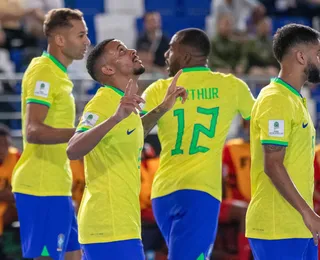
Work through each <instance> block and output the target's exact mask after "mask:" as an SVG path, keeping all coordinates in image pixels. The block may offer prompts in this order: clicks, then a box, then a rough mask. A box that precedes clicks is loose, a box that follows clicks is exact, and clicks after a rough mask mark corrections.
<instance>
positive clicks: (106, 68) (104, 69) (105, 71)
mask: <svg viewBox="0 0 320 260" xmlns="http://www.w3.org/2000/svg"><path fill="white" fill-rule="evenodd" d="M101 71H102V73H103V74H104V75H107V76H112V75H113V74H114V73H115V69H114V68H113V67H112V66H110V65H104V66H102V67H101Z"/></svg>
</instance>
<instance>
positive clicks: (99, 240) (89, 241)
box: [79, 234, 141, 244]
mask: <svg viewBox="0 0 320 260" xmlns="http://www.w3.org/2000/svg"><path fill="white" fill-rule="evenodd" d="M130 239H140V240H141V236H139V235H133V234H130V235H125V236H118V237H112V238H110V237H105V238H92V239H81V238H79V243H80V244H98V243H111V242H117V241H124V240H130Z"/></svg>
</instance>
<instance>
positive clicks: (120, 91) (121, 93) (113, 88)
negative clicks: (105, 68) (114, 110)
mask: <svg viewBox="0 0 320 260" xmlns="http://www.w3.org/2000/svg"><path fill="white" fill-rule="evenodd" d="M104 87H105V88H110V89H112V90H113V91H115V92H116V93H118V94H119V95H120V96H121V97H123V96H124V92H123V91H122V90H120V89H118V88H115V87H112V86H108V85H104Z"/></svg>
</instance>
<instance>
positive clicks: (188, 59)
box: [183, 52, 192, 64]
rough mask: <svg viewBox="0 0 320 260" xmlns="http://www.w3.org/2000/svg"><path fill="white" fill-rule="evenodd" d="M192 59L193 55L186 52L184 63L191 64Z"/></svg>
mask: <svg viewBox="0 0 320 260" xmlns="http://www.w3.org/2000/svg"><path fill="white" fill-rule="evenodd" d="M191 59H192V55H191V54H190V53H189V52H186V53H185V54H184V57H183V62H184V64H189V63H190V61H191Z"/></svg>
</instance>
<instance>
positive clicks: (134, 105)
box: [114, 79, 145, 121]
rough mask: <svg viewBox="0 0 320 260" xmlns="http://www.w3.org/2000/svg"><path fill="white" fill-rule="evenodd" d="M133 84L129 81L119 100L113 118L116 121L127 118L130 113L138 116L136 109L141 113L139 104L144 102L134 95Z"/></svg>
mask: <svg viewBox="0 0 320 260" xmlns="http://www.w3.org/2000/svg"><path fill="white" fill-rule="evenodd" d="M133 84H135V83H133V80H132V79H130V80H129V82H128V84H127V86H126V90H125V92H124V96H123V97H122V98H121V100H120V104H119V106H118V109H117V111H116V113H115V114H114V117H115V118H116V119H117V120H118V121H121V120H123V119H125V118H127V117H128V116H129V115H130V114H131V113H132V112H133V113H135V114H138V112H137V109H138V110H139V111H141V108H140V106H139V104H140V103H144V102H145V101H144V100H143V99H142V98H141V97H140V96H138V95H137V94H134V93H135V91H134V88H135V86H134V85H133Z"/></svg>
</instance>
